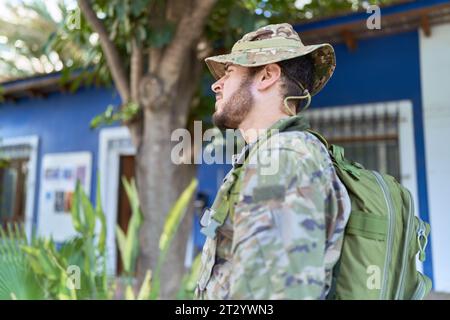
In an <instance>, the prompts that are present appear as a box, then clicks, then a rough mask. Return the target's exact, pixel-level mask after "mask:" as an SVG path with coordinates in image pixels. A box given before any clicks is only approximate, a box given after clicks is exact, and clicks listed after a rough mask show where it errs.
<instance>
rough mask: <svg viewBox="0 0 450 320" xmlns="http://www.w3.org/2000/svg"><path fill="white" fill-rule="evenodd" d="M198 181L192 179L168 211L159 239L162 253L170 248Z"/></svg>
mask: <svg viewBox="0 0 450 320" xmlns="http://www.w3.org/2000/svg"><path fill="white" fill-rule="evenodd" d="M197 185H198V180H197V179H193V180H192V181H191V183H190V184H189V186H188V187H187V188H186V189H185V190H184V191H183V193H182V194H181V196H180V197H179V198H178V200H177V202H175V205H174V206H173V207H172V209H170V211H169V213H168V215H167V220H166V222H165V224H164V228H163V232H162V234H161V238H160V239H159V249H160V250H161V251H162V252H165V251H167V249H168V248H169V246H170V243H171V241H172V239H173V237H174V235H175V232H176V230H177V229H178V226H179V225H180V222H181V220H182V219H183V217H184V214H185V212H186V210H187V207H188V205H189V202H190V200H191V198H192V195H193V194H194V192H195V190H196V189H197Z"/></svg>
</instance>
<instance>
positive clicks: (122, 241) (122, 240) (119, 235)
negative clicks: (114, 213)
mask: <svg viewBox="0 0 450 320" xmlns="http://www.w3.org/2000/svg"><path fill="white" fill-rule="evenodd" d="M116 239H117V245H118V247H119V251H120V255H121V258H122V264H123V269H124V271H125V273H127V274H128V273H130V263H129V259H128V256H127V237H126V236H125V233H124V232H123V231H122V229H120V227H119V226H116Z"/></svg>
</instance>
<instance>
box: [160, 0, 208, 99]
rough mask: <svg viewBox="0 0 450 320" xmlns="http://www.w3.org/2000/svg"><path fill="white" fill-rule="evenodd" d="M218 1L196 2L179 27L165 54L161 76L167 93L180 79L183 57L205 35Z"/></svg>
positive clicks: (204, 0)
mask: <svg viewBox="0 0 450 320" xmlns="http://www.w3.org/2000/svg"><path fill="white" fill-rule="evenodd" d="M215 3H216V0H196V1H195V2H194V4H193V7H192V8H193V9H192V12H186V13H185V14H184V15H183V17H182V18H181V21H180V22H179V24H178V26H177V30H176V33H175V36H174V39H173V40H172V41H171V43H170V44H169V45H168V47H167V49H166V50H165V52H164V58H163V59H162V62H161V64H160V65H159V72H158V73H159V74H161V73H162V72H163V73H164V74H165V75H168V76H165V77H164V80H165V88H164V89H165V90H164V91H165V92H172V90H173V88H174V85H175V84H176V82H177V80H178V79H179V77H180V69H181V68H182V66H183V60H184V59H183V57H184V56H185V55H187V54H188V52H189V50H190V48H191V47H192V45H193V44H194V41H195V40H196V39H197V38H198V37H199V36H200V35H201V34H202V33H203V32H202V31H203V26H204V25H205V23H206V19H207V17H208V15H209V13H210V12H211V10H212V8H213V6H214V4H215Z"/></svg>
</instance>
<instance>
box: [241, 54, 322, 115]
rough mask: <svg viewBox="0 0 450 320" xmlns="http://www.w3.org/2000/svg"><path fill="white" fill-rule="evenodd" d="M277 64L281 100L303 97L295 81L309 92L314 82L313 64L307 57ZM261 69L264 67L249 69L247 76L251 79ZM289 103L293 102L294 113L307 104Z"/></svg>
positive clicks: (304, 101)
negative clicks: (279, 72) (279, 73)
mask: <svg viewBox="0 0 450 320" xmlns="http://www.w3.org/2000/svg"><path fill="white" fill-rule="evenodd" d="M277 64H278V65H279V66H280V68H281V77H282V84H281V87H282V90H283V93H282V96H283V98H286V97H288V96H301V95H303V92H302V89H301V88H300V87H299V86H298V84H297V83H296V82H295V81H298V82H300V83H301V84H302V85H303V87H304V88H305V89H308V91H309V92H311V90H312V86H313V81H314V62H313V60H312V58H311V57H310V56H309V55H306V56H301V57H297V58H293V59H288V60H283V61H279V62H277ZM263 68H264V66H260V67H251V68H249V75H250V76H252V77H253V76H254V75H255V74H256V73H258V72H259V71H261V70H262V69H263ZM291 101H294V102H295V112H298V111H300V110H301V108H302V107H303V106H304V105H306V102H307V100H306V99H302V100H291Z"/></svg>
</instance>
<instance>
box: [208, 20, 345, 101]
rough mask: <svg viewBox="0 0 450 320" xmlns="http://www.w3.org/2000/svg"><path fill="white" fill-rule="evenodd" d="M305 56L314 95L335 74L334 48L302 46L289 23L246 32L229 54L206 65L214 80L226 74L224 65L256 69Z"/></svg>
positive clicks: (217, 57) (328, 46)
mask: <svg viewBox="0 0 450 320" xmlns="http://www.w3.org/2000/svg"><path fill="white" fill-rule="evenodd" d="M308 54H309V55H310V56H311V58H312V60H313V62H314V81H313V86H312V90H311V92H310V94H311V95H312V96H313V95H315V94H316V93H318V92H319V91H320V90H321V89H322V88H323V87H324V86H325V84H326V83H327V81H328V80H329V79H330V78H331V76H332V74H333V72H334V69H335V67H336V57H335V55H334V49H333V47H332V46H331V45H330V44H328V43H323V44H316V45H310V46H305V45H304V44H303V43H302V41H301V40H300V37H299V35H298V33H297V32H296V31H295V30H294V28H293V27H292V26H291V25H290V24H288V23H281V24H271V25H267V26H265V27H262V28H259V29H258V30H256V31H253V32H250V33H247V34H246V35H244V36H243V37H242V39H240V40H239V41H238V42H236V43H235V44H234V46H233V48H232V49H231V53H229V54H223V55H218V56H213V57H208V58H206V59H205V62H206V64H207V66H208V68H209V70H210V71H211V73H212V74H213V76H214V78H215V79H216V80H217V79H220V78H221V77H222V76H223V75H224V74H225V64H226V63H232V64H237V65H240V66H243V67H257V66H263V65H266V64H269V63H274V62H278V61H282V60H288V59H292V58H296V57H301V56H305V55H308Z"/></svg>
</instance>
